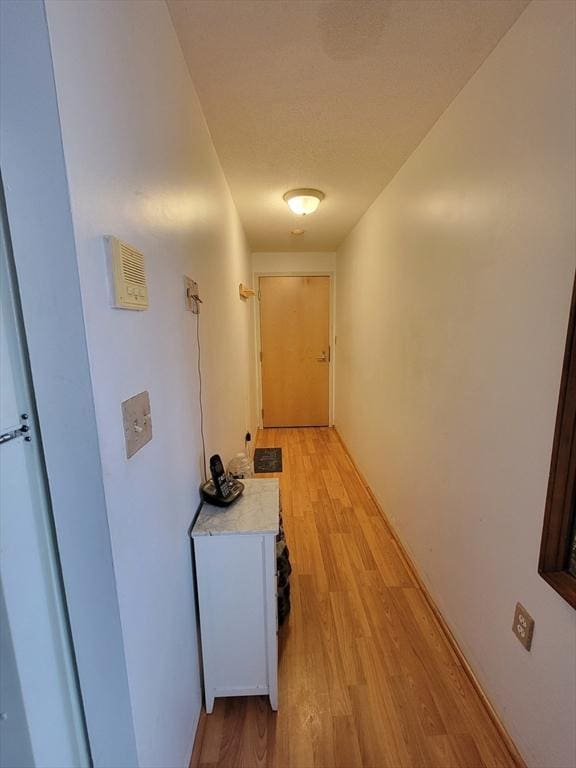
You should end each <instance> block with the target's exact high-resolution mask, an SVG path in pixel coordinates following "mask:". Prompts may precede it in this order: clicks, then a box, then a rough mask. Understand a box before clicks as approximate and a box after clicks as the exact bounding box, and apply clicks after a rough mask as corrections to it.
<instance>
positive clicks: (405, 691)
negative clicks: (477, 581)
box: [192, 428, 517, 768]
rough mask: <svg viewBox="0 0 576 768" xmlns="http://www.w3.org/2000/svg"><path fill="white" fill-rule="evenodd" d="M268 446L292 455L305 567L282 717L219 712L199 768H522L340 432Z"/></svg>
mask: <svg viewBox="0 0 576 768" xmlns="http://www.w3.org/2000/svg"><path fill="white" fill-rule="evenodd" d="M258 445H259V446H261V447H274V446H281V447H282V453H283V461H284V471H283V473H282V474H280V475H277V477H279V478H280V484H281V494H282V506H283V516H284V525H285V529H286V537H287V542H288V546H289V549H290V555H291V561H292V567H293V573H292V579H291V584H292V612H291V614H290V617H289V619H288V621H287V624H286V625H285V626H284V627H282V628H281V630H280V633H279V653H280V667H279V683H280V705H279V711H278V713H273V712H272V711H271V710H270V707H269V704H268V699H267V698H260V697H258V698H256V697H254V698H250V697H248V698H238V699H217V700H216V705H215V708H214V713H213V714H212V715H209V716H203V718H202V721H201V726H200V728H199V731H198V736H197V739H196V745H195V749H194V755H193V758H192V765H194V766H199V767H200V768H215V766H229V767H230V768H240V766H246V768H257V766H269V767H270V768H272V767H274V768H283V767H285V766H286V767H288V766H289V767H290V768H333V767H334V768H355V767H356V766H365V767H370V768H404V767H406V768H472V767H474V768H476V767H477V766H485V768H496V767H498V768H501V767H504V766H506V767H508V766H516V765H517V763H516V762H515V761H514V759H513V757H512V755H511V754H510V752H509V751H508V750H507V748H506V744H505V742H504V741H503V739H502V738H501V736H500V734H499V733H498V731H497V729H496V727H495V725H494V723H493V722H492V720H491V719H490V717H489V716H488V714H487V711H486V709H485V708H484V706H483V704H482V701H481V699H480V697H479V696H478V694H477V692H476V691H475V689H474V687H473V686H472V684H471V682H470V680H469V678H468V677H467V675H466V674H465V671H464V669H463V668H462V666H461V664H460V663H459V660H458V658H457V657H456V655H455V654H454V652H453V650H452V648H451V646H450V644H449V643H448V641H447V639H446V637H445V635H444V634H443V632H442V629H441V627H440V625H439V624H438V622H437V620H436V618H435V616H434V614H433V613H432V611H431V609H430V608H429V606H428V604H427V602H426V600H425V599H424V597H423V594H422V591H421V590H420V588H419V586H418V584H417V582H416V580H415V578H414V576H413V575H412V573H411V572H410V570H409V568H408V567H407V565H406V564H405V561H404V560H403V558H402V556H401V553H400V552H399V550H398V547H397V544H396V542H395V540H394V538H393V536H392V533H391V531H390V529H389V527H388V526H387V524H386V522H385V520H384V519H383V517H382V515H381V514H380V512H379V510H378V509H377V508H376V506H375V504H374V503H373V501H372V500H371V498H370V496H369V494H368V493H367V491H366V489H365V488H364V486H363V483H362V481H361V479H360V478H359V476H358V475H357V473H356V472H355V470H354V467H353V465H352V464H351V462H350V459H349V458H348V456H347V454H346V453H345V451H344V449H343V447H342V445H341V443H340V441H339V439H338V436H337V435H336V433H335V432H334V430H331V429H321V428H319V429H314V428H309V429H267V430H264V431H263V432H260V433H259V435H258ZM267 476H268V477H269V476H270V475H267Z"/></svg>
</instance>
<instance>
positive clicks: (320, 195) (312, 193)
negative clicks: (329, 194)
mask: <svg viewBox="0 0 576 768" xmlns="http://www.w3.org/2000/svg"><path fill="white" fill-rule="evenodd" d="M284 200H285V201H286V202H287V203H288V207H289V208H290V210H291V211H292V213H296V214H298V216H308V215H309V214H311V213H314V211H315V210H316V209H317V208H318V206H319V205H320V202H321V201H322V200H324V192H320V190H319V189H292V190H290V192H286V194H285V195H284Z"/></svg>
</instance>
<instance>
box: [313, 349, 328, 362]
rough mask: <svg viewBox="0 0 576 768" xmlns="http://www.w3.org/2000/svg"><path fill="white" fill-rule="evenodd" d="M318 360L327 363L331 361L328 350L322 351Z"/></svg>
mask: <svg viewBox="0 0 576 768" xmlns="http://www.w3.org/2000/svg"><path fill="white" fill-rule="evenodd" d="M316 360H317V361H318V362H319V363H327V362H329V360H330V357H329V355H328V352H322V354H321V355H320V357H317V358H316Z"/></svg>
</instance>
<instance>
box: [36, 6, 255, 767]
mask: <svg viewBox="0 0 576 768" xmlns="http://www.w3.org/2000/svg"><path fill="white" fill-rule="evenodd" d="M46 8H47V15H48V23H49V30H50V37H51V46H52V53H53V61H54V69H55V80H56V88H57V95H58V103H59V110H60V117H61V123H62V135H63V146H64V155H65V160H66V166H67V172H68V180H69V188H70V200H71V209H72V218H73V224H74V232H75V240H76V251H77V258H78V265H79V274H80V283H81V291H82V302H83V310H84V319H85V324H86V334H87V340H88V352H89V358H90V370H91V376H92V384H93V391H94V401H95V407H96V418H97V427H98V439H99V445H100V454H101V459H102V467H103V477H104V488H105V494H106V506H107V513H108V522H109V526H110V535H111V541H112V553H113V561H114V570H115V576H116V588H117V592H118V600H119V606H120V617H121V625H122V632H123V640H124V647H125V656H126V665H127V672H128V684H129V690H130V699H131V706H132V715H133V720H134V730H135V735H136V742H137V751H138V764H139V766H155V767H158V766H163V768H164V767H165V768H176V767H181V766H184V765H187V764H188V760H189V757H190V753H191V749H192V743H193V739H194V727H195V723H196V721H197V717H198V714H199V710H200V702H201V695H200V681H199V667H198V650H197V638H196V617H195V613H194V595H193V584H192V575H191V562H190V542H189V539H188V536H187V528H188V525H189V523H190V521H191V519H192V517H193V514H194V512H195V509H196V507H197V505H198V502H199V494H198V485H199V483H200V480H201V461H202V459H201V442H200V434H199V407H198V374H197V370H196V355H197V346H196V317H195V315H193V314H192V313H190V312H186V311H185V309H184V286H183V275H185V274H188V275H190V276H191V277H192V278H194V279H196V280H197V281H198V282H199V288H200V295H201V297H202V299H203V301H204V303H203V304H202V309H201V314H200V334H201V340H202V367H203V392H204V412H205V432H206V440H207V445H206V449H207V454H208V455H210V453H213V452H216V451H218V452H220V453H221V454H222V457H223V459H224V461H227V460H228V459H229V458H230V457H231V456H232V455H233V454H234V453H235V452H236V451H238V450H240V449H241V448H242V447H243V441H244V434H245V432H246V430H248V429H249V430H254V427H255V416H254V402H253V391H254V386H255V384H254V358H253V343H252V340H253V326H252V323H253V318H252V311H251V307H250V305H247V304H246V303H244V302H241V301H240V299H239V297H238V284H239V283H240V282H249V281H250V278H251V262H250V254H249V252H248V249H247V245H246V240H245V237H244V232H243V229H242V226H241V224H240V221H239V219H238V216H237V213H236V209H235V207H234V204H233V202H232V199H231V196H230V193H229V190H228V186H227V183H226V180H225V178H224V176H223V173H222V170H221V167H220V164H219V161H218V158H217V156H216V154H215V151H214V148H213V145H212V142H211V139H210V135H209V132H208V129H207V127H206V124H205V121H204V117H203V114H202V112H201V109H200V106H199V103H198V100H197V97H196V94H195V91H194V87H193V85H192V82H191V79H190V75H189V73H188V70H187V68H186V64H185V62H184V59H183V57H182V54H181V51H180V47H179V43H178V40H177V37H176V34H175V32H174V30H173V27H172V23H171V19H170V16H169V14H168V10H167V8H166V6H165V4H164V2H161V1H154V2H146V3H142V2H131V1H127V0H108V1H107V2H90V1H88V2H82V3H71V2H61V1H60V0H54V1H52V0H49V1H48V2H47V4H46ZM105 234H113V235H115V236H117V237H120V238H121V239H123V240H125V241H127V242H128V243H131V244H132V245H134V246H135V247H137V248H139V249H140V250H142V251H143V253H144V255H145V259H146V270H147V275H148V285H149V295H150V308H149V309H148V310H147V311H146V312H129V311H121V310H116V309H112V308H111V307H110V301H109V296H108V287H107V270H106V261H105V252H104V247H103V241H102V236H103V235H105ZM142 390H148V391H149V393H150V401H151V409H152V425H153V439H152V441H151V443H149V444H148V445H146V446H145V447H144V448H143V449H142V450H141V451H140V452H139V453H137V454H136V455H135V456H134V457H133V458H131V459H130V460H126V457H125V449H124V435H123V426H122V415H121V402H122V401H123V400H125V399H126V398H128V397H130V396H132V395H134V394H136V393H138V392H140V391H142ZM94 578H97V574H94Z"/></svg>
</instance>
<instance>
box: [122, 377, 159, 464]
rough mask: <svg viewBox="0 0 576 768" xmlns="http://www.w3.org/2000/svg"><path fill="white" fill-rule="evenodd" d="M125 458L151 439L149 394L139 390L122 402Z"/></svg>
mask: <svg viewBox="0 0 576 768" xmlns="http://www.w3.org/2000/svg"><path fill="white" fill-rule="evenodd" d="M122 419H123V422H124V439H125V441H126V458H127V459H129V458H131V457H132V456H134V454H135V453H137V452H138V451H139V450H140V448H143V447H144V446H145V445H146V443H149V442H150V440H152V415H151V413H150V396H149V394H148V392H140V394H138V395H134V397H131V398H130V399H128V400H124V402H123V403H122Z"/></svg>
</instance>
